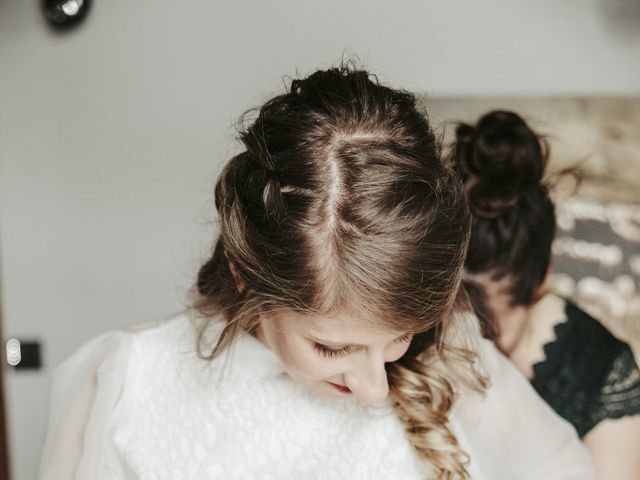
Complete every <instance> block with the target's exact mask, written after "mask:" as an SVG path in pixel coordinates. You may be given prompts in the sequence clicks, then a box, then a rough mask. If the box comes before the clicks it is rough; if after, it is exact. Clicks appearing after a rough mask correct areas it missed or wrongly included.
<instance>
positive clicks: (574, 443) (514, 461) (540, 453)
mask: <svg viewBox="0 0 640 480" xmlns="http://www.w3.org/2000/svg"><path fill="white" fill-rule="evenodd" d="M479 356H480V364H481V365H482V367H483V369H484V371H485V373H486V375H487V377H488V379H489V383H490V385H489V388H488V389H487V390H486V391H485V393H484V394H483V395H478V394H467V395H464V396H463V398H461V399H460V401H459V402H458V403H457V405H456V406H455V408H454V414H453V415H452V418H451V423H452V426H453V427H454V431H455V432H456V436H457V437H458V441H459V442H460V443H461V444H463V445H466V447H467V450H468V451H471V452H473V457H474V460H475V462H476V463H477V466H478V467H479V470H481V471H482V472H483V473H484V474H485V475H486V476H487V477H488V478H492V479H494V478H495V479H498V478H500V479H502V478H504V479H523V480H533V479H563V480H564V479H575V480H578V479H580V480H591V479H595V474H594V471H593V466H592V464H591V460H590V457H589V455H588V452H587V450H586V448H585V447H584V445H583V444H582V443H581V442H580V440H579V438H578V436H577V434H576V432H575V430H574V429H573V427H572V426H571V425H570V424H569V423H568V422H566V421H565V420H564V419H562V418H561V417H559V416H558V415H557V414H556V413H555V412H554V411H553V410H552V409H551V407H549V406H548V405H547V404H546V403H545V402H544V401H543V400H542V399H541V398H540V397H539V396H538V395H537V393H536V392H535V391H534V389H533V388H532V387H531V385H530V384H529V382H528V381H527V380H526V378H525V377H524V376H523V375H522V374H521V373H520V372H519V371H518V370H517V369H516V368H515V366H514V365H513V364H512V363H511V362H510V361H509V360H508V359H507V358H506V357H505V356H504V355H502V354H501V353H500V352H499V351H498V350H497V349H496V347H495V345H494V344H493V343H492V342H490V341H488V340H485V339H482V340H481V341H480V344H479Z"/></svg>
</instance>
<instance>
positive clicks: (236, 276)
mask: <svg viewBox="0 0 640 480" xmlns="http://www.w3.org/2000/svg"><path fill="white" fill-rule="evenodd" d="M224 256H225V257H226V258H227V264H228V265H229V270H230V271H231V275H232V276H233V280H234V281H235V282H236V288H237V289H238V293H242V292H243V291H244V289H245V288H246V286H247V284H246V283H245V281H244V279H243V278H242V277H241V276H240V272H238V268H237V267H236V265H235V263H233V262H232V261H231V260H230V259H229V255H227V251H226V250H225V252H224Z"/></svg>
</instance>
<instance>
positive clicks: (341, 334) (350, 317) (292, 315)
mask: <svg viewBox="0 0 640 480" xmlns="http://www.w3.org/2000/svg"><path fill="white" fill-rule="evenodd" d="M281 318H282V319H283V320H284V321H283V325H282V326H283V327H285V328H292V329H295V330H297V331H298V332H300V333H302V334H306V335H313V336H320V337H321V338H323V339H327V340H334V341H336V342H348V343H365V341H366V340H367V339H370V340H372V341H375V340H377V339H383V338H384V339H386V338H389V337H394V338H395V337H397V336H399V335H403V334H405V333H407V332H398V331H394V330H390V329H388V328H385V327H384V326H383V325H384V323H383V322H381V321H375V320H373V319H371V318H370V317H365V316H360V315H354V314H350V313H345V312H336V313H333V312H332V313H329V314H312V315H309V314H306V315H305V314H300V313H297V312H293V311H283V312H281Z"/></svg>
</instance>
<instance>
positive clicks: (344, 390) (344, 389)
mask: <svg viewBox="0 0 640 480" xmlns="http://www.w3.org/2000/svg"><path fill="white" fill-rule="evenodd" d="M327 383H328V384H329V385H331V386H332V387H333V388H335V389H336V390H338V391H339V392H342V393H351V389H350V388H349V387H346V386H344V385H339V384H337V383H331V382H327Z"/></svg>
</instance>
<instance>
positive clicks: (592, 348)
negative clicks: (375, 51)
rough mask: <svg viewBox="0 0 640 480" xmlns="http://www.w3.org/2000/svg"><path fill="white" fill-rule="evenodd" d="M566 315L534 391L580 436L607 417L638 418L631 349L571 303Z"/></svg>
mask: <svg viewBox="0 0 640 480" xmlns="http://www.w3.org/2000/svg"><path fill="white" fill-rule="evenodd" d="M565 313H566V318H567V319H566V321H564V322H561V323H559V324H558V325H556V327H555V333H556V339H555V340H554V341H553V342H551V343H548V344H547V345H545V347H544V351H545V355H546V358H545V360H544V361H542V362H540V363H537V364H536V365H534V367H533V371H534V376H533V379H532V385H533V386H534V388H535V389H536V391H537V392H538V393H539V394H540V396H541V397H542V398H544V400H545V401H546V402H547V403H548V404H549V405H550V406H551V407H552V408H553V409H554V410H555V411H556V412H557V413H558V414H559V415H560V416H562V417H563V418H565V419H566V420H568V421H569V422H571V424H573V426H574V427H575V429H576V430H577V431H578V434H579V435H580V437H584V436H585V435H586V434H587V433H589V431H590V430H591V429H593V428H594V427H595V426H596V425H597V424H598V423H600V422H601V421H602V420H605V419H607V418H621V417H624V416H629V415H638V414H640V369H638V365H637V364H636V361H635V359H634V356H633V353H632V351H631V348H630V347H629V345H627V344H626V343H624V342H622V341H620V340H618V339H617V338H616V337H614V336H613V335H612V334H611V333H610V332H609V331H608V330H607V329H606V328H605V327H604V326H602V325H601V324H600V323H599V322H598V321H597V320H595V319H593V318H591V317H590V316H589V315H588V314H586V313H585V312H583V311H582V310H580V309H579V308H578V307H576V306H575V305H573V304H572V303H570V302H567V304H566V308H565Z"/></svg>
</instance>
